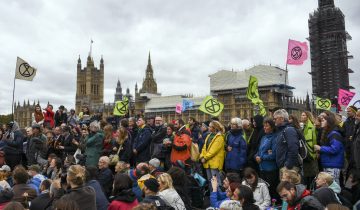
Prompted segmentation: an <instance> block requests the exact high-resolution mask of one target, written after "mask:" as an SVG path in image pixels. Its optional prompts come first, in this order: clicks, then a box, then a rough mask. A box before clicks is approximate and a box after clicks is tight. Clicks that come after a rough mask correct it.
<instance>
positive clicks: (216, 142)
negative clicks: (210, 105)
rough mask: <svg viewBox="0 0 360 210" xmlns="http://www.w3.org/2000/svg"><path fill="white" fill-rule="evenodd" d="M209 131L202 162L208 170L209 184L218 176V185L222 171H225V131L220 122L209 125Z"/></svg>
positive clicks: (202, 153)
mask: <svg viewBox="0 0 360 210" xmlns="http://www.w3.org/2000/svg"><path fill="white" fill-rule="evenodd" d="M209 131H210V134H209V135H208V136H207V137H206V139H205V142H204V146H203V148H202V150H201V154H200V161H201V163H202V164H203V167H204V168H205V170H206V176H207V179H208V180H209V183H210V182H211V179H212V178H213V176H216V178H217V180H218V183H221V180H220V171H221V170H222V169H223V166H224V159H225V140H224V133H225V129H224V126H223V125H221V123H220V122H218V121H212V122H210V124H209Z"/></svg>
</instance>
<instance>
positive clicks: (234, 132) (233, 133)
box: [229, 129, 242, 136]
mask: <svg viewBox="0 0 360 210" xmlns="http://www.w3.org/2000/svg"><path fill="white" fill-rule="evenodd" d="M229 132H230V133H231V134H232V135H234V136H238V135H242V129H230V130H229Z"/></svg>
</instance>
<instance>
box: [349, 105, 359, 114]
mask: <svg viewBox="0 0 360 210" xmlns="http://www.w3.org/2000/svg"><path fill="white" fill-rule="evenodd" d="M348 108H349V110H350V111H352V112H354V113H356V112H357V111H358V108H357V107H356V106H349V107H348Z"/></svg>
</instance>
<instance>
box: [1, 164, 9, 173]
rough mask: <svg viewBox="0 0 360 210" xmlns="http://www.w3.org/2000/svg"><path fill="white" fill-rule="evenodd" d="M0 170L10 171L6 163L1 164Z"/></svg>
mask: <svg viewBox="0 0 360 210" xmlns="http://www.w3.org/2000/svg"><path fill="white" fill-rule="evenodd" d="M0 171H7V172H10V171H11V168H10V166H8V165H3V166H1V168H0Z"/></svg>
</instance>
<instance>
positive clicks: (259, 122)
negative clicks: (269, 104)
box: [254, 115, 264, 130]
mask: <svg viewBox="0 0 360 210" xmlns="http://www.w3.org/2000/svg"><path fill="white" fill-rule="evenodd" d="M254 122H255V124H256V127H255V129H256V130H261V129H262V128H263V127H264V126H263V122H264V117H263V116H261V115H255V116H254Z"/></svg>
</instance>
